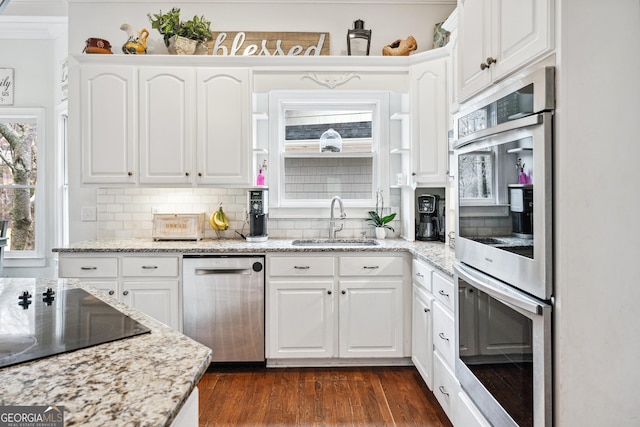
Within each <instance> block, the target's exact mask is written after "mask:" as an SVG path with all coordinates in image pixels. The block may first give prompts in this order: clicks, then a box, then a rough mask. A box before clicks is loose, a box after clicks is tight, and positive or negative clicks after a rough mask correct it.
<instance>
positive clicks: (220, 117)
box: [196, 68, 252, 185]
mask: <svg viewBox="0 0 640 427" xmlns="http://www.w3.org/2000/svg"><path fill="white" fill-rule="evenodd" d="M197 94H198V95H197V98H198V102H197V105H198V108H197V110H198V113H197V115H198V131H197V132H198V143H197V155H196V158H197V160H196V168H197V181H196V182H197V183H199V184H240V185H250V184H251V177H252V174H251V173H250V170H249V169H250V166H251V163H252V158H251V146H252V141H251V139H250V135H251V134H252V132H251V126H252V121H251V117H252V116H251V92H250V88H249V70H248V69H233V68H229V69H226V68H223V69H211V68H210V69H198V71H197Z"/></svg>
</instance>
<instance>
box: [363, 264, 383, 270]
mask: <svg viewBox="0 0 640 427" xmlns="http://www.w3.org/2000/svg"><path fill="white" fill-rule="evenodd" d="M377 268H380V267H378V266H377V265H373V266H367V265H365V266H364V269H365V270H375V269H377Z"/></svg>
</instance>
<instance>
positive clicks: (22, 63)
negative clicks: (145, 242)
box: [0, 34, 67, 277]
mask: <svg viewBox="0 0 640 427" xmlns="http://www.w3.org/2000/svg"><path fill="white" fill-rule="evenodd" d="M0 52H2V63H3V66H10V67H11V68H13V69H14V75H15V93H14V104H13V106H10V107H9V108H16V107H28V108H44V109H45V128H44V130H43V131H44V137H45V145H44V150H43V151H42V152H41V153H40V156H41V157H40V158H41V159H42V158H44V157H45V156H46V159H47V161H46V162H44V161H40V163H39V164H38V167H39V169H40V173H41V175H40V177H41V179H43V180H44V182H41V184H42V185H43V186H42V188H43V190H44V191H45V194H46V199H47V200H46V203H47V207H49V208H50V207H52V206H53V205H52V203H54V198H53V194H55V193H54V192H55V188H56V185H57V183H56V181H55V179H54V177H55V172H56V170H57V169H56V168H57V165H56V158H55V153H56V152H57V137H56V136H57V120H56V107H57V106H58V105H59V104H60V84H59V79H60V63H61V62H62V58H64V57H65V56H66V54H67V39H66V34H63V35H60V36H58V37H57V38H54V39H23V40H15V39H14V40H9V39H4V38H2V39H0ZM2 108H3V107H2V106H0V109H2ZM43 208H44V207H43ZM44 220H45V224H44V227H42V228H41V230H42V231H43V232H44V233H45V245H44V257H45V258H44V259H43V260H41V261H40V262H39V263H38V264H39V265H38V266H33V265H30V264H31V263H32V262H31V261H20V262H18V261H14V260H12V259H10V258H7V259H6V260H5V263H4V267H5V268H4V275H5V276H9V277H54V276H55V275H56V270H55V265H53V262H52V259H51V258H52V253H51V248H52V247H54V246H55V245H56V242H57V241H58V240H57V239H58V235H57V230H58V229H59V227H58V224H59V222H58V220H59V218H58V216H57V215H56V214H51V215H45V216H44Z"/></svg>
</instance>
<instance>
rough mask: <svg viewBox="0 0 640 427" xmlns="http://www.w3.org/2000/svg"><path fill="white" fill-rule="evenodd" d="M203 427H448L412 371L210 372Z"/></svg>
mask: <svg viewBox="0 0 640 427" xmlns="http://www.w3.org/2000/svg"><path fill="white" fill-rule="evenodd" d="M198 388H199V391H200V401H199V403H200V427H210V426H319V425H322V426H367V427H368V426H420V427H431V426H434V427H435V426H451V423H450V422H449V421H448V419H447V416H446V415H445V413H444V412H443V410H442V408H441V407H440V405H439V404H438V402H437V400H436V398H435V396H434V395H433V393H432V392H431V391H429V389H428V388H427V386H426V385H425V384H424V382H423V380H422V378H421V377H420V374H418V371H416V369H415V368H414V367H357V368H333V367H332V368H270V369H267V368H262V367H246V368H238V367H221V368H210V370H209V372H207V373H206V374H205V375H204V377H203V378H202V380H201V381H200V383H199V384H198Z"/></svg>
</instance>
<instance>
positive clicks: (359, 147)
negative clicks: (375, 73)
mask: <svg viewBox="0 0 640 427" xmlns="http://www.w3.org/2000/svg"><path fill="white" fill-rule="evenodd" d="M314 95H315V96H318V95H317V94H314ZM311 96H312V95H309V94H307V95H306V96H305V97H304V98H299V99H291V100H286V101H283V100H281V99H279V100H280V101H281V102H280V103H279V105H278V115H279V118H280V120H279V121H278V130H277V133H275V134H274V133H272V137H274V136H275V138H277V139H276V140H275V141H277V143H276V144H273V145H272V151H271V152H276V153H277V156H278V158H277V163H278V165H279V167H278V177H277V180H278V183H279V184H280V185H279V186H278V187H279V190H278V191H277V196H278V199H277V200H276V201H275V202H276V204H277V205H278V206H280V207H294V208H295V207H313V206H325V205H327V202H328V201H330V200H331V198H332V197H334V196H339V197H341V198H342V199H343V200H345V201H348V202H349V203H350V204H351V206H358V205H359V206H366V205H372V204H373V203H375V191H376V189H377V188H378V187H379V185H380V177H379V175H380V173H379V171H378V165H379V162H380V161H381V159H380V152H381V150H380V146H381V144H383V143H386V141H382V138H381V132H380V110H381V109H386V108H388V106H386V105H385V96H384V95H379V96H378V97H374V99H373V100H372V99H370V98H368V99H367V98H363V97H362V96H361V95H360V96H359V97H349V96H346V97H345V98H343V99H336V98H337V97H338V96H341V95H336V94H331V96H333V99H327V98H322V97H319V98H318V99H316V100H314V99H313V98H311ZM386 96H387V97H388V95H386ZM272 159H273V157H272Z"/></svg>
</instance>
